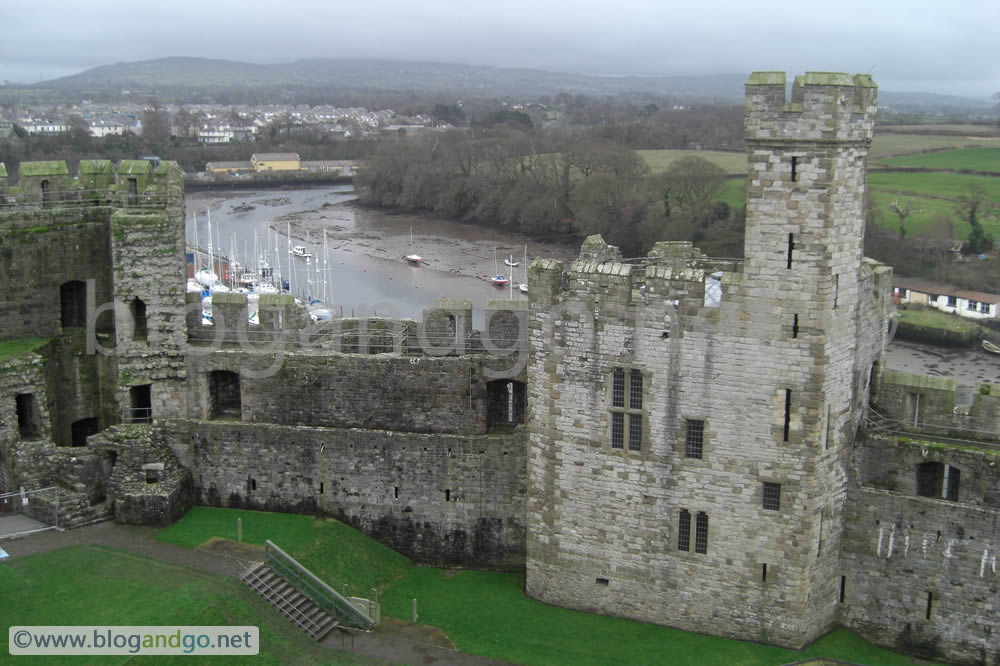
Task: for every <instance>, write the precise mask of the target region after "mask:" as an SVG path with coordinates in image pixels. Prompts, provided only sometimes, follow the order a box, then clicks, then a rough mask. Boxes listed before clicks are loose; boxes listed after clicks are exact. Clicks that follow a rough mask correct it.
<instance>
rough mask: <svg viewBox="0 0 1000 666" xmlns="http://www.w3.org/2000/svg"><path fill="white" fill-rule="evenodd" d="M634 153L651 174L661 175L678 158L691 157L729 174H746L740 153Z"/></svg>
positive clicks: (719, 151) (745, 164) (669, 151)
mask: <svg viewBox="0 0 1000 666" xmlns="http://www.w3.org/2000/svg"><path fill="white" fill-rule="evenodd" d="M635 152H637V153H639V157H641V158H642V159H644V160H645V161H646V164H648V165H649V170H650V171H652V172H653V173H663V172H664V171H666V170H667V169H668V168H669V167H670V165H671V164H673V163H674V162H676V161H677V160H679V159H680V158H682V157H688V156H691V155H693V156H695V157H700V158H702V159H704V160H707V161H709V162H711V163H712V164H714V165H716V166H718V167H720V168H721V169H722V170H723V171H725V172H726V173H729V174H735V173H738V174H745V173H746V172H747V155H746V153H745V152H742V151H741V152H735V153H734V152H725V151H721V150H637V151H635Z"/></svg>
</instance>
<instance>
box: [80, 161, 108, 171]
mask: <svg viewBox="0 0 1000 666" xmlns="http://www.w3.org/2000/svg"><path fill="white" fill-rule="evenodd" d="M111 171H112V168H111V160H81V161H80V173H81V174H108V173H111Z"/></svg>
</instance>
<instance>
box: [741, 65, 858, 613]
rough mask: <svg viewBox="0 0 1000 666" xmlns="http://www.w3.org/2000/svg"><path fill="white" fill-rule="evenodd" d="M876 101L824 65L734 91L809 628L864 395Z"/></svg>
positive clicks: (826, 591) (831, 602)
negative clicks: (867, 214)
mask: <svg viewBox="0 0 1000 666" xmlns="http://www.w3.org/2000/svg"><path fill="white" fill-rule="evenodd" d="M876 96H877V88H876V87H875V84H874V83H873V81H872V79H871V77H869V76H867V75H855V76H848V75H847V74H841V73H829V72H809V73H806V74H805V75H802V76H797V77H796V78H795V81H794V83H793V85H792V94H791V101H786V99H785V75H784V73H782V72H758V73H754V74H753V75H752V76H751V77H750V79H749V80H748V81H747V86H746V118H745V128H746V141H747V150H748V168H749V175H748V178H747V222H746V236H745V246H744V247H745V249H744V254H745V259H746V262H745V265H744V285H745V286H746V288H747V290H748V293H747V295H748V297H750V298H751V299H752V300H754V301H756V302H758V303H760V302H765V303H767V306H768V307H766V308H763V309H762V310H760V311H758V312H759V314H758V313H756V312H755V313H754V314H753V315H752V316H753V317H755V318H757V319H758V321H757V322H756V323H757V324H758V330H761V329H764V328H767V327H768V324H767V323H765V322H766V321H767V320H770V321H769V323H770V325H771V326H773V325H774V324H775V323H778V322H780V331H778V332H776V333H775V341H776V343H777V340H781V341H782V342H781V344H783V345H784V346H786V348H787V350H786V353H787V357H788V358H789V359H797V360H798V362H797V363H795V364H794V365H793V364H791V363H790V364H789V367H788V368H787V369H786V370H785V371H783V372H780V373H776V374H775V376H774V380H775V381H776V382H778V383H779V384H780V386H778V387H777V389H778V392H779V393H780V389H781V388H784V389H785V390H786V400H785V410H784V411H785V414H784V419H785V430H786V431H788V434H784V433H783V439H784V440H787V442H783V443H782V446H787V449H786V450H788V451H789V452H791V453H792V454H793V455H795V456H796V457H797V458H798V459H799V461H800V462H801V466H800V469H801V471H803V472H805V478H804V479H803V481H802V487H803V489H804V490H806V497H807V498H808V499H806V500H805V502H803V503H802V504H801V509H802V511H803V512H804V513H803V516H802V522H801V528H802V529H804V530H805V531H807V532H811V533H812V534H811V536H812V539H811V541H813V542H814V546H815V551H816V557H815V561H813V562H811V563H808V562H806V561H803V562H801V564H802V566H803V569H802V570H801V572H800V573H801V575H802V576H803V578H802V579H801V580H800V581H799V584H800V585H802V586H803V590H804V592H805V593H806V598H807V599H808V606H807V608H806V609H805V612H806V613H807V614H808V615H809V616H810V617H811V619H812V622H814V623H815V624H816V625H818V626H820V627H822V626H824V625H826V624H828V623H829V621H830V618H831V617H833V616H834V614H835V612H836V606H837V599H838V597H839V589H838V588H839V582H840V575H841V574H840V571H839V568H840V562H839V553H840V540H841V535H842V531H843V508H844V502H845V492H846V484H847V469H846V466H847V455H848V450H849V448H850V447H849V444H850V443H851V441H852V438H853V435H854V432H855V430H856V427H857V425H858V423H859V420H860V418H861V417H862V414H861V413H860V412H861V409H859V407H861V406H862V405H864V404H865V403H866V401H867V397H866V395H863V394H865V393H866V390H867V388H868V387H867V382H866V381H865V380H866V379H867V377H868V374H869V373H868V367H860V366H861V365H862V364H864V365H867V364H868V363H869V362H870V361H861V360H858V359H859V356H860V355H865V354H866V353H867V350H864V349H859V346H858V345H859V342H858V336H859V335H860V329H859V320H860V318H861V315H860V314H859V308H860V307H862V306H863V304H864V298H863V295H862V294H861V293H860V284H861V280H862V277H861V275H862V270H861V269H862V260H863V257H862V244H863V239H864V225H865V221H864V207H865V179H866V171H867V158H868V148H869V144H870V142H871V139H872V130H873V126H874V121H875V112H876V110H877V105H876ZM796 347H799V349H796ZM804 349H807V350H809V352H808V354H802V353H801V350H804ZM862 409H863V407H862ZM810 516H813V517H812V518H810ZM812 630H815V629H814V628H813V629H812Z"/></svg>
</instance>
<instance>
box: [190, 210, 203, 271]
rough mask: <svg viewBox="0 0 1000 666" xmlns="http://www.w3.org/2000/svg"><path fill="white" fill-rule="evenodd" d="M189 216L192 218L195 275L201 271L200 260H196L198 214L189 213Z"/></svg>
mask: <svg viewBox="0 0 1000 666" xmlns="http://www.w3.org/2000/svg"><path fill="white" fill-rule="evenodd" d="M191 215H192V216H194V273H195V275H197V274H198V271H199V270H201V268H200V267H201V260H200V259H199V258H198V249H199V248H198V213H197V212H196V211H191Z"/></svg>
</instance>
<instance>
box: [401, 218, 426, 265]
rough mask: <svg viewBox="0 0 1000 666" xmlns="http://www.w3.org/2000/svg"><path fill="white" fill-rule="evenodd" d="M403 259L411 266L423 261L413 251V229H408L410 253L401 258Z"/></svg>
mask: <svg viewBox="0 0 1000 666" xmlns="http://www.w3.org/2000/svg"><path fill="white" fill-rule="evenodd" d="M403 259H406V260H407V261H408V262H410V263H411V264H416V265H419V264H420V262H421V261H423V258H422V257H421V256H420V255H419V254H416V253H415V252H414V251H413V227H410V253H409V254H408V255H406V256H405V257H403Z"/></svg>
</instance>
